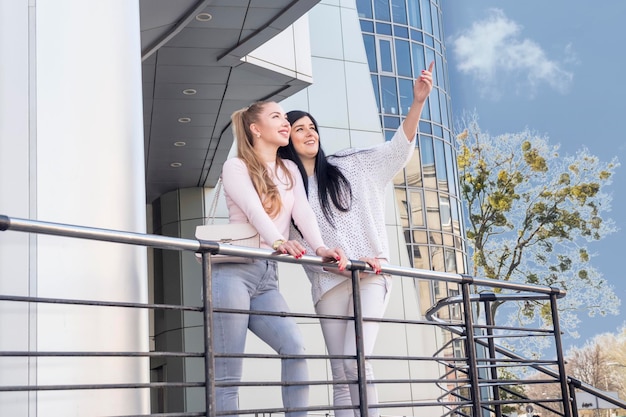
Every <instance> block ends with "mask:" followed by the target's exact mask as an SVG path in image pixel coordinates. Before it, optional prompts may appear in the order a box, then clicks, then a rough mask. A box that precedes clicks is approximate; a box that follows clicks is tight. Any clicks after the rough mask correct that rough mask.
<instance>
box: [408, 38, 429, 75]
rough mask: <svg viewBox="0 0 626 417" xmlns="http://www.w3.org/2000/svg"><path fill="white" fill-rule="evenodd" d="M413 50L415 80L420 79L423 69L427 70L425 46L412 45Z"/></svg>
mask: <svg viewBox="0 0 626 417" xmlns="http://www.w3.org/2000/svg"><path fill="white" fill-rule="evenodd" d="M411 49H412V50H413V51H412V52H413V54H412V55H413V74H415V78H417V77H419V76H420V74H421V73H422V70H423V69H426V64H425V63H424V46H422V45H420V44H418V43H411Z"/></svg>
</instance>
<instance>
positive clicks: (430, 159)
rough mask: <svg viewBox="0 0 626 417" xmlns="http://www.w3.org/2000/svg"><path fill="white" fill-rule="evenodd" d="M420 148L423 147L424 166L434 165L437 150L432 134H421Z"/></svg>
mask: <svg viewBox="0 0 626 417" xmlns="http://www.w3.org/2000/svg"><path fill="white" fill-rule="evenodd" d="M420 148H421V149H422V166H424V167H427V166H433V165H434V164H435V150H434V149H433V138H431V137H430V136H422V135H420ZM424 170H426V169H424Z"/></svg>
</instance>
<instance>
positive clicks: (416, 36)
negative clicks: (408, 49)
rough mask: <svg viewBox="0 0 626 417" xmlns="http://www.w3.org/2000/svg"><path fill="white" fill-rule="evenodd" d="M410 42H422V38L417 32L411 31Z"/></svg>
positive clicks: (420, 33)
mask: <svg viewBox="0 0 626 417" xmlns="http://www.w3.org/2000/svg"><path fill="white" fill-rule="evenodd" d="M411 40H412V41H416V42H424V36H422V32H420V31H419V30H415V29H411Z"/></svg>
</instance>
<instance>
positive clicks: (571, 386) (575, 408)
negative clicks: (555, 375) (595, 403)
mask: <svg viewBox="0 0 626 417" xmlns="http://www.w3.org/2000/svg"><path fill="white" fill-rule="evenodd" d="M567 386H568V387H569V393H570V396H571V398H572V417H578V405H577V404H578V402H577V401H576V386H575V384H574V383H573V382H571V380H570V381H568V384H567Z"/></svg>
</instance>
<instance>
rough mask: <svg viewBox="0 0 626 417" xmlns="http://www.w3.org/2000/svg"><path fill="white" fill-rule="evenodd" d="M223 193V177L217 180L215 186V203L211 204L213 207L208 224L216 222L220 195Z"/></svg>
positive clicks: (210, 210)
mask: <svg viewBox="0 0 626 417" xmlns="http://www.w3.org/2000/svg"><path fill="white" fill-rule="evenodd" d="M221 191H222V177H220V178H219V179H218V180H217V184H215V193H214V194H213V201H212V202H211V207H210V208H209V218H208V224H213V222H214V221H215V212H216V211H217V201H218V200H219V199H220V194H221Z"/></svg>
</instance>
